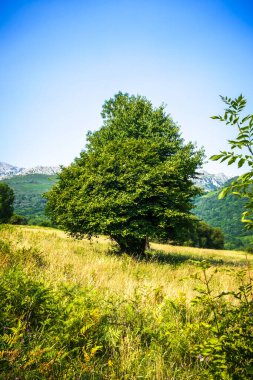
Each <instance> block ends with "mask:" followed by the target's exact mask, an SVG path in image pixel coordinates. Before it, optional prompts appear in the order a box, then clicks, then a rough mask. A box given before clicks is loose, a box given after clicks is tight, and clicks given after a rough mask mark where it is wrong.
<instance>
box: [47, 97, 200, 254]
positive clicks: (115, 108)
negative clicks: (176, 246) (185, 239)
mask: <svg viewBox="0 0 253 380" xmlns="http://www.w3.org/2000/svg"><path fill="white" fill-rule="evenodd" d="M101 115H102V118H103V125H102V127H101V128H100V130H98V131H96V132H93V133H92V132H89V133H88V135H87V141H88V143H87V145H86V149H85V150H83V151H82V152H81V154H80V157H78V158H76V159H75V161H74V162H73V163H72V164H71V165H70V166H69V167H66V168H64V169H63V170H62V172H61V173H60V175H59V182H58V183H57V184H56V185H54V187H53V188H52V190H51V191H50V192H49V193H48V194H47V195H46V198H47V199H48V203H47V210H48V212H49V214H50V215H51V217H52V219H53V221H54V223H57V224H58V225H61V226H62V227H63V228H64V229H65V230H67V231H69V232H70V233H71V234H72V235H74V236H76V237H78V236H83V235H88V236H92V235H94V234H106V235H109V236H110V237H111V238H112V239H113V240H115V241H116V242H117V243H118V244H119V246H120V248H121V250H122V251H125V252H127V253H130V254H134V255H141V254H143V253H144V250H145V242H146V239H147V238H150V239H152V238H156V239H163V240H166V239H176V238H177V235H181V230H182V229H183V228H184V227H187V228H188V227H189V225H190V224H191V223H192V222H193V219H194V217H193V216H192V214H191V209H192V207H193V205H192V199H193V198H194V197H195V196H196V195H198V194H199V193H200V190H199V188H197V187H196V186H194V183H193V179H194V177H195V173H196V170H197V168H198V167H199V166H200V165H201V163H202V159H203V152H202V150H196V149H195V146H194V145H193V144H192V143H188V144H185V143H184V141H183V139H182V137H181V136H180V131H179V127H178V126H177V124H175V123H174V122H173V120H172V119H171V117H170V116H169V115H166V114H165V111H164V106H163V105H162V106H160V107H158V108H154V107H153V106H152V104H151V102H150V101H148V100H147V99H146V98H145V97H142V96H129V95H128V94H123V93H121V92H119V93H118V94H116V95H115V96H114V97H113V98H112V99H110V100H108V101H106V102H105V103H104V105H103V108H102V113H101Z"/></svg>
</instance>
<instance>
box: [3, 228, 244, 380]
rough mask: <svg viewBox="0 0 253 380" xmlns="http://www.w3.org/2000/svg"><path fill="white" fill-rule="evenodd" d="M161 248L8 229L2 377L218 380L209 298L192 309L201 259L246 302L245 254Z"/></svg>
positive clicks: (217, 284)
mask: <svg viewBox="0 0 253 380" xmlns="http://www.w3.org/2000/svg"><path fill="white" fill-rule="evenodd" d="M151 248H152V249H153V250H152V251H151V252H150V254H149V256H148V258H147V260H143V261H136V260H134V259H132V258H130V257H129V256H127V255H122V256H115V255H114V254H113V253H112V242H111V241H110V240H109V239H107V238H105V237H99V238H93V239H92V240H91V241H89V240H74V239H72V238H70V237H68V236H67V235H65V234H64V233H63V232H62V231H58V230H54V229H46V228H36V227H34V228H32V227H21V226H15V227H14V226H12V227H2V228H1V229H0V259H1V284H0V285H1V287H0V300H1V305H0V307H1V309H2V310H3V313H2V316H1V317H0V318H1V319H0V333H1V336H2V338H1V341H0V360H1V362H0V363H2V366H1V364H0V368H2V369H0V379H14V378H15V377H16V378H17V379H157V380H160V379H209V378H210V379H212V378H214V379H215V378H217V379H218V377H217V373H215V374H212V371H208V365H209V364H208V363H207V362H206V361H203V360H200V359H199V357H198V352H197V351H196V350H198V349H199V350H201V349H200V348H198V347H200V345H201V343H202V342H203V341H204V340H205V339H207V338H208V337H209V336H211V335H212V332H211V331H209V330H208V329H206V328H205V326H204V323H207V322H208V321H209V322H210V323H212V321H213V319H212V318H213V317H212V315H213V311H212V307H210V305H208V304H207V302H206V301H205V300H204V299H203V302H198V303H195V305H194V306H193V305H192V300H193V299H194V298H195V297H196V296H197V295H198V294H199V291H200V289H198V290H196V285H197V282H196V281H197V279H196V278H197V277H198V276H200V278H201V276H202V274H201V273H202V272H203V271H202V269H201V268H199V267H198V266H199V261H201V260H203V259H207V260H209V262H210V263H211V266H210V268H208V269H207V272H208V276H209V277H210V276H212V275H214V276H213V278H212V280H210V283H209V286H210V287H211V288H212V292H213V295H214V297H215V295H216V294H220V293H221V292H231V295H230V296H229V297H230V302H231V303H234V304H235V305H236V302H237V300H236V299H235V297H234V296H233V294H232V293H233V292H234V290H235V289H236V288H237V287H238V285H239V283H240V281H241V277H240V276H237V275H236V274H239V273H241V271H242V269H243V268H244V267H245V256H244V253H242V252H235V251H231V252H230V251H215V250H200V249H196V248H187V247H172V246H168V245H158V244H152V245H151ZM250 262H251V263H252V259H250ZM202 294H203V293H202ZM215 302H216V301H215ZM202 354H203V353H201V355H202ZM202 357H203V355H202V356H201V358H202ZM217 371H219V368H218V370H217ZM228 376H229V375H228ZM222 378H225V377H221V379H222ZM227 378H230V377H227ZM231 378H232V377H231ZM241 378H243V377H241ZM249 378H250V377H249Z"/></svg>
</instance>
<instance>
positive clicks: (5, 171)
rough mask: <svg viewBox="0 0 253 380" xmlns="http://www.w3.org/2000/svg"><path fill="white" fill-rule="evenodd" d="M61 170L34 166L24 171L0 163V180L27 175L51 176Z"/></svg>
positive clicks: (52, 167)
mask: <svg viewBox="0 0 253 380" xmlns="http://www.w3.org/2000/svg"><path fill="white" fill-rule="evenodd" d="M60 170H61V168H60V166H35V167H33V168H29V169H25V168H19V167H17V166H13V165H10V164H6V163H5V162H0V180H2V179H5V178H11V177H14V176H17V175H27V174H46V175H53V174H56V173H58V172H59V171H60Z"/></svg>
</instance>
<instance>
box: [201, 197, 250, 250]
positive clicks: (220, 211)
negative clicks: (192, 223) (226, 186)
mask: <svg viewBox="0 0 253 380" xmlns="http://www.w3.org/2000/svg"><path fill="white" fill-rule="evenodd" d="M218 195H219V191H218V190H216V191H212V192H209V193H207V194H205V195H203V196H201V197H199V198H198V199H196V201H195V204H196V207H195V209H194V213H195V214H196V215H197V216H198V217H199V218H200V219H201V220H204V221H205V222H206V223H208V224H209V225H211V226H212V227H219V228H221V230H222V231H223V233H224V236H225V247H226V248H227V249H246V248H249V247H253V232H251V231H250V230H246V229H245V227H244V224H243V223H242V222H241V214H242V212H243V211H245V209H244V205H245V202H246V201H245V199H241V198H239V197H236V196H233V195H228V196H227V197H225V198H224V199H218Z"/></svg>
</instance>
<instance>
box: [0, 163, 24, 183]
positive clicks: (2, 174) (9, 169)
mask: <svg viewBox="0 0 253 380" xmlns="http://www.w3.org/2000/svg"><path fill="white" fill-rule="evenodd" d="M23 170H24V168H18V167H17V166H13V165H10V164H6V163H5V162H0V180H1V179H4V178H10V177H13V176H15V175H17V174H19V173H20V172H22V171H23Z"/></svg>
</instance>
